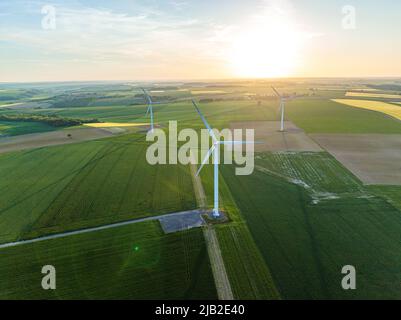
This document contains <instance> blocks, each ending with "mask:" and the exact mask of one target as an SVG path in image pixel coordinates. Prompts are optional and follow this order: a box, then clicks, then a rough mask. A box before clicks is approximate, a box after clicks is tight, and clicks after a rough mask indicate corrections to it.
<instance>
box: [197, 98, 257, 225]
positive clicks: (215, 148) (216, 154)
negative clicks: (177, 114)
mask: <svg viewBox="0 0 401 320" xmlns="http://www.w3.org/2000/svg"><path fill="white" fill-rule="evenodd" d="M192 103H193V105H194V107H195V109H196V111H197V112H198V113H199V115H200V117H201V119H202V121H203V123H204V124H205V126H206V128H207V130H208V132H209V135H210V137H211V138H212V141H213V145H212V147H211V148H210V149H209V151H208V153H207V154H206V156H205V158H204V159H203V161H202V164H201V166H200V167H199V169H198V171H197V173H196V176H199V174H200V172H201V170H202V168H203V166H204V165H205V164H206V163H207V162H208V161H209V158H210V156H211V155H213V162H214V207H213V217H214V218H216V219H218V218H220V216H221V215H220V212H219V160H220V145H234V144H247V143H253V142H247V141H220V140H219V139H217V137H216V135H215V134H214V132H213V130H212V128H211V127H210V126H209V124H208V122H207V121H206V119H205V117H204V116H203V114H202V112H201V111H200V110H199V107H198V105H197V104H196V102H195V100H192Z"/></svg>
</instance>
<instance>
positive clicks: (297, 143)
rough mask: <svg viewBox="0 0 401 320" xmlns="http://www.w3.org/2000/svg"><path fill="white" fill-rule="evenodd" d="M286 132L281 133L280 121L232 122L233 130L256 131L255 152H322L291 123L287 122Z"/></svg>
mask: <svg viewBox="0 0 401 320" xmlns="http://www.w3.org/2000/svg"><path fill="white" fill-rule="evenodd" d="M284 123H285V131H284V132H280V131H279V130H280V121H240V122H231V124H230V127H231V130H234V129H243V130H245V129H253V130H255V141H256V142H257V144H255V151H256V152H263V151H272V152H283V151H294V152H306V151H308V152H320V151H322V148H321V147H320V146H319V145H318V144H317V143H316V142H315V141H313V140H312V139H311V138H310V137H309V136H308V135H307V134H306V133H305V132H304V131H303V130H302V129H300V128H298V127H297V126H296V125H295V124H293V123H292V122H291V121H285V122H284Z"/></svg>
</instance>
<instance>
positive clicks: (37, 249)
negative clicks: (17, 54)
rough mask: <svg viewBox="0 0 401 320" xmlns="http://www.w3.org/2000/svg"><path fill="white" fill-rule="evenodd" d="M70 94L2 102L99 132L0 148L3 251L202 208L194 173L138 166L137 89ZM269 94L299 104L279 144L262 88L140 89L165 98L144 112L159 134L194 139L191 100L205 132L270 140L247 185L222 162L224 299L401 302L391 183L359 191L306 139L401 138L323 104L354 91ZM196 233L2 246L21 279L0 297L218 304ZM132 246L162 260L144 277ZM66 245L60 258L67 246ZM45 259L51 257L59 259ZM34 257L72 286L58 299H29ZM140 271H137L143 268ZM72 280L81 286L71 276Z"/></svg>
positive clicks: (207, 173)
mask: <svg viewBox="0 0 401 320" xmlns="http://www.w3.org/2000/svg"><path fill="white" fill-rule="evenodd" d="M66 86H67V85H60V87H52V89H51V90H50V89H43V90H37V91H35V92H29V93H26V94H24V92H25V91H23V90H22V91H19V92H18V94H20V95H24V98H16V99H14V100H12V101H11V102H13V103H18V101H20V100H21V99H22V100H21V101H20V102H22V103H23V107H19V106H18V105H17V106H14V107H12V108H9V107H5V108H1V109H0V114H4V115H19V114H22V115H26V114H28V115H29V114H33V115H48V116H58V117H61V118H76V119H98V120H99V121H101V122H102V123H99V124H90V125H88V126H89V127H90V126H92V127H95V128H86V129H84V126H81V127H71V128H68V129H65V130H58V131H56V132H54V133H53V132H51V133H48V134H62V135H63V138H64V139H66V136H65V135H66V134H67V133H71V134H72V137H75V138H78V136H77V134H75V133H74V132H76V131H74V130H100V131H102V132H103V133H102V135H101V136H99V139H98V140H92V141H86V142H79V141H78V140H79V139H77V141H73V142H74V143H73V144H68V145H57V146H52V147H48V146H46V145H40V146H37V147H38V148H36V149H31V150H21V151H14V152H5V153H3V154H0V175H1V176H2V179H1V180H0V191H1V192H0V217H1V219H0V243H6V242H11V241H18V240H21V239H31V238H36V237H40V236H44V235H49V234H55V233H59V232H64V231H71V230H77V229H81V228H86V227H94V226H99V225H104V224H109V223H114V222H120V221H126V220H131V219H136V218H142V217H149V216H157V215H161V214H166V213H173V212H177V211H185V210H192V209H196V208H197V203H196V199H195V193H194V190H193V184H192V178H191V173H190V168H189V166H183V165H156V166H151V165H148V164H147V162H146V158H145V155H146V150H147V147H148V145H149V144H148V143H147V142H146V141H145V133H144V132H145V129H146V128H147V126H148V123H149V116H147V115H146V114H145V113H146V109H147V106H146V105H145V104H144V99H143V98H144V97H143V96H142V95H141V91H140V88H141V86H140V85H138V86H136V87H128V86H127V85H121V84H119V85H117V84H113V85H111V84H109V85H104V84H101V85H100V84H99V85H93V86H89V85H87V84H86V85H80V86H78V85H71V87H70V89H68V90H71V91H70V92H69V91H68V90H67V89H66V88H67V87H68V86H67V87H66ZM278 86H279V87H278V88H279V90H280V92H285V93H286V94H292V93H293V92H295V91H296V92H297V94H300V95H301V97H299V98H298V99H296V100H293V101H290V102H288V103H287V106H286V120H287V122H286V126H287V133H286V134H285V135H283V134H281V133H278V132H277V130H278V128H279V123H278V121H277V120H279V116H280V115H279V101H278V100H277V99H276V98H275V97H274V96H273V93H272V92H271V91H272V90H271V89H270V84H269V83H264V82H263V81H262V82H261V83H257V82H252V83H251V82H249V83H247V82H244V83H232V84H231V83H230V84H224V85H223V84H218V83H216V84H213V83H209V84H206V83H204V84H201V83H194V84H177V85H171V86H166V85H162V84H160V85H151V86H150V87H146V88H147V90H148V92H150V93H151V95H152V98H153V99H154V100H155V101H158V102H160V101H165V102H166V103H164V104H155V105H154V108H153V109H154V119H155V125H156V127H158V128H162V129H165V130H167V129H168V123H169V121H170V120H177V121H178V128H179V129H181V128H193V129H195V130H197V131H198V130H199V129H203V128H204V125H203V123H202V121H201V119H200V118H199V115H198V114H197V113H196V112H195V110H194V107H193V105H192V103H191V101H190V99H191V98H195V99H196V101H198V102H199V105H200V109H201V110H202V112H203V114H204V115H205V117H206V118H207V119H208V121H209V122H210V124H211V126H212V127H213V128H218V129H223V128H230V126H231V127H232V128H234V127H235V125H238V126H239V127H240V128H243V129H245V128H255V129H256V130H257V135H256V140H260V139H261V138H263V139H266V146H267V147H266V148H265V149H259V150H260V151H262V152H261V153H257V154H256V169H255V172H254V173H253V175H251V176H235V175H234V172H233V170H234V168H235V165H222V166H220V190H219V191H220V207H221V209H222V210H224V211H225V212H227V213H228V215H229V218H230V221H229V222H228V223H226V224H217V225H215V226H214V229H215V232H216V235H217V238H218V240H219V246H220V250H221V254H222V257H223V260H224V262H225V269H226V271H227V275H228V278H229V281H230V286H231V289H232V292H233V294H234V297H235V298H236V299H268V300H270V299H274V300H275V299H341V298H346V299H360V298H368V299H371V298H380V299H382V298H391V299H394V298H401V296H400V294H399V292H401V285H398V283H397V282H396V279H397V278H398V277H400V276H401V275H400V272H399V271H398V270H396V269H395V268H393V267H392V266H394V265H399V264H401V256H400V253H399V252H401V248H400V245H399V234H400V233H401V222H400V221H401V219H400V215H401V213H400V208H401V205H400V200H401V199H400V197H399V194H400V190H399V188H398V187H397V186H385V187H384V186H383V187H382V186H378V185H370V186H364V185H363V184H362V183H361V181H359V180H358V178H356V176H354V175H353V174H352V173H351V172H350V171H348V170H347V169H346V168H345V167H344V166H343V165H342V164H341V163H339V162H338V161H337V160H336V159H335V158H334V157H333V156H331V155H329V154H328V153H326V152H324V151H323V149H322V148H325V146H324V145H322V144H321V143H318V144H316V142H319V141H317V140H314V137H315V135H316V134H318V135H325V134H328V135H332V134H335V135H339V134H348V135H350V136H356V135H357V134H360V135H361V136H365V135H368V136H371V135H372V134H375V135H377V136H380V135H383V137H386V138H387V137H388V138H389V139H390V138H391V139H394V138H395V139H396V137H397V136H398V134H401V122H400V121H397V120H395V119H393V118H391V117H388V116H387V115H385V114H383V113H380V112H371V111H370V110H366V109H362V108H355V107H352V106H349V105H345V104H342V103H338V102H336V101H333V100H331V99H341V98H344V95H345V94H346V92H348V91H350V90H353V87H352V85H348V84H345V85H340V84H336V83H327V84H326V85H323V84H319V85H318V84H315V83H313V84H299V83H297V84H296V83H295V82H294V83H291V82H287V83H285V82H282V83H279V84H278ZM358 87H360V85H358ZM366 89H369V88H366ZM29 90H30V89H29ZM364 101H366V100H364ZM11 102H10V101H9V102H8V103H11ZM388 105H392V106H394V107H397V106H396V104H388ZM21 106H22V105H21ZM15 124H17V125H19V123H15ZM233 125H234V126H233ZM97 127H99V128H97ZM116 127H117V128H116ZM118 127H120V128H118ZM102 128H106V129H102ZM30 130H31V129H29V128H27V129H26V131H24V132H26V133H29V132H30ZM39 131H40V130H39ZM21 132H22V131H21ZM46 134H47V133H46ZM28 137H29V136H26V135H20V136H19V137H10V138H3V142H4V141H6V139H22V140H24V139H25V140H26V141H25V143H26V142H27V141H28V140H29V139H28ZM100 138H102V139H100ZM94 139H97V137H95V138H94ZM291 139H293V140H291ZM379 141H382V140H380V139H379ZM383 141H384V140H383ZM381 145H382V146H383V145H384V144H383V143H382V144H381ZM263 147H265V146H263ZM390 149H391V146H390V147H389V150H390ZM265 150H267V151H273V153H272V152H266V151H265ZM289 150H290V151H291V152H288V151H289ZM7 151H9V150H7ZM389 152H390V153H389V154H393V153H391V150H390V151H389ZM394 163H395V164H394V165H395V166H396V165H397V164H396V162H394ZM201 179H202V182H203V186H204V188H205V192H206V197H207V201H208V205H209V207H210V208H211V207H212V200H213V175H212V166H210V165H209V166H206V167H205V168H204V169H203V171H202V173H201ZM201 231H202V230H201V229H197V230H192V231H190V232H183V233H180V232H179V233H174V234H170V235H163V234H162V232H161V228H160V226H159V224H158V223H156V222H154V223H153V222H152V223H141V224H137V225H132V226H126V227H119V228H116V229H113V230H103V231H101V232H100V233H99V235H100V240H99V241H97V240H95V239H94V234H82V235H79V236H72V237H70V238H68V239H67V238H65V239H57V240H49V241H50V242H48V245H47V246H45V242H42V243H35V244H30V245H27V246H26V247H25V246H21V247H15V248H9V249H7V251H4V253H6V254H8V255H9V257H10V259H9V260H10V261H9V262H3V261H0V271H1V269H2V268H3V270H4V272H9V271H8V270H10V269H11V266H12V263H14V262H13V260H12V257H15V259H17V260H16V261H17V262H15V263H21V264H23V266H21V267H20V269H18V270H16V271H14V272H15V273H14V274H17V273H18V271H20V272H21V273H20V274H21V275H22V276H20V277H15V279H14V280H12V279H10V280H8V282H6V283H5V284H4V285H3V287H1V285H0V298H29V297H37V296H38V297H40V298H46V299H48V298H49V299H53V298H60V299H68V298H71V297H74V298H94V299H102V298H105V299H108V298H110V299H117V298H122V299H148V298H149V299H150V298H160V299H164V298H170V297H171V298H172V299H186V298H197V297H199V298H205V297H206V298H208V297H209V296H210V297H211V298H212V299H215V298H216V297H217V293H216V290H215V288H214V281H213V276H212V275H211V271H210V266H209V260H208V258H207V256H208V254H207V250H206V248H205V247H204V241H205V240H204V237H203V236H202V232H201ZM96 234H97V233H96ZM113 239H118V240H113ZM140 239H143V241H144V242H143V243H144V244H143V245H141V246H140V247H147V248H149V255H152V257H153V256H156V257H158V258H157V259H158V260H157V263H156V262H154V261H153V260H152V261H153V262H152V263H153V264H152V265H151V267H149V268H150V269H149V268H148V266H145V267H144V268H143V269H141V270H139V269H140V268H139V267H138V268H139V269H138V268H137V266H134V264H135V263H134V262H133V261H135V260H134V257H135V254H137V253H138V252H137V251H135V250H134V251H132V252H131V253H127V252H128V251H127V250H126V248H128V247H129V245H128V244H127V243H131V248H132V246H133V244H134V243H138V242H140V241H139V240H140ZM117 242H118V243H119V244H118V245H117ZM63 243H66V248H67V251H66V252H63V251H62V244H63ZM81 243H85V247H83V246H82V245H81ZM108 243H111V245H110V246H108V245H107V244H108ZM136 247H137V246H135V247H134V248H136ZM372 248H374V250H373V251H372ZM160 250H162V252H163V254H162V253H160V252H161V251H160ZM169 250H171V251H173V252H175V254H173V255H172V256H171V257H168V256H167V253H165V252H167V251H169ZM140 252H141V253H142V251H140ZM2 253H3V252H2ZM60 253H61V255H60ZM24 255H25V256H26V260H23V256H24ZM55 255H57V256H59V255H60V258H59V259H60V260H57V259H56V258H54V257H55ZM161 256H163V259H164V260H163V259H162V258H160V257H161ZM53 259H54V260H53ZM102 259H104V260H102ZM141 259H142V258H141ZM147 259H150V260H151V258H149V256H146V257H145V256H144V258H143V261H145V260H146V261H147ZM201 259H202V263H201V264H199V261H201ZM44 260H53V261H55V262H54V264H56V263H57V264H58V261H61V262H62V263H63V264H65V265H66V267H65V268H63V270H62V271H61V274H62V277H63V278H64V274H65V275H66V276H65V277H66V278H71V277H73V281H72V284H71V286H70V285H68V284H66V283H65V282H61V284H62V285H63V288H64V289H65V291H62V292H61V293H58V295H57V296H56V295H51V294H48V295H47V293H45V292H44V293H39V292H38V290H36V288H34V287H32V286H31V283H36V280H33V279H34V277H38V278H39V277H40V276H41V275H40V273H39V274H36V273H35V272H33V271H32V272H29V270H28V268H30V269H32V268H35V266H38V265H40V264H42V263H43V261H44ZM25 261H26V262H25ZM70 261H71V263H70ZM72 261H74V262H72ZM92 261H94V262H92ZM163 261H166V262H165V263H164V262H163ZM114 262H115V263H114ZM159 262H160V263H159ZM162 262H163V263H162ZM25 264H26V267H25ZM95 264H96V265H101V266H102V267H101V268H100V274H99V275H98V276H99V278H100V277H101V276H102V275H103V274H105V273H106V272H107V270H108V269H110V270H111V272H110V276H104V277H105V281H104V283H106V287H107V286H108V287H110V288H111V289H110V290H108V291H106V290H105V289H104V288H102V287H100V286H97V285H94V284H93V283H98V282H99V278H98V276H97V275H96V274H93V273H92V271H91V270H89V266H91V265H95ZM139 264H140V266H142V260H140V261H139ZM204 264H205V265H204ZM345 264H352V265H355V266H356V268H357V271H358V289H359V290H357V291H355V292H349V291H348V292H345V291H343V290H341V286H340V282H341V278H342V276H343V275H342V274H341V267H342V266H343V265H345ZM74 265H76V266H75V267H74ZM196 266H197V267H196ZM74 268H75V269H74ZM173 268H176V269H177V270H179V272H178V274H177V276H176V277H175V278H174V277H173V278H171V270H172V269H173ZM125 270H127V271H125ZM383 270H384V271H383ZM135 272H137V273H138V274H139V275H140V276H141V277H143V279H147V280H146V281H148V282H149V283H150V285H149V287H145V285H144V283H145V282H142V280H139V279H133V278H132V277H133V276H132V274H131V273H135ZM11 274H13V273H11ZM71 274H73V276H71ZM81 275H82V277H86V278H87V279H89V280H87V281H86V280H82V279H80V276H81ZM168 275H170V276H169V277H168V278H164V277H167V276H168ZM193 275H194V276H193ZM35 279H36V278H35ZM183 279H184V280H183ZM32 281H34V282H32ZM60 281H63V280H60ZM78 281H80V282H82V283H84V286H83V287H84V288H89V289H88V290H85V291H84V290H81V291H80V292H74V291H73V289H72V285H77V282H78ZM91 281H93V282H91ZM143 281H145V280H143ZM153 281H154V282H153ZM22 282H26V283H27V285H26V288H27V289H28V290H26V291H25V293H24V294H22V291H18V290H14V291H13V290H12V288H13V287H15V286H21V283H22ZM178 282H182V285H180V284H178ZM153 283H156V284H155V285H152V284H153ZM158 283H161V285H159V284H158ZM3 288H4V289H3Z"/></svg>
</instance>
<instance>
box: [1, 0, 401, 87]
mask: <svg viewBox="0 0 401 320" xmlns="http://www.w3.org/2000/svg"><path fill="white" fill-rule="evenodd" d="M399 39H401V1H393V0H352V1H351V0H343V1H339V0H330V1H318V0H247V1H243V0H202V1H199V0H116V1H105V0H68V1H66V0H53V1H50V0H49V1H38V0H1V1H0V82H33V81H84V80H133V81H134V80H138V81H143V80H149V81H152V80H153V81H159V80H188V79H192V80H195V79H231V78H276V77H399V76H401V59H400V57H401V41H399Z"/></svg>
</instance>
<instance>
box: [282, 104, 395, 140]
mask: <svg viewBox="0 0 401 320" xmlns="http://www.w3.org/2000/svg"><path fill="white" fill-rule="evenodd" d="M286 110H287V111H286V112H287V117H288V118H289V119H291V121H292V122H294V123H295V125H297V126H298V127H300V128H301V129H303V130H305V131H306V132H307V133H401V123H400V122H399V121H396V120H394V119H391V118H389V117H388V116H386V115H385V114H382V113H376V112H369V111H367V110H364V109H361V108H353V107H351V106H347V105H344V104H341V103H338V102H335V101H330V100H308V99H305V100H301V99H299V100H295V101H292V102H290V103H288V107H287V108H286Z"/></svg>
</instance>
